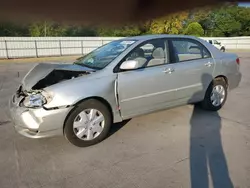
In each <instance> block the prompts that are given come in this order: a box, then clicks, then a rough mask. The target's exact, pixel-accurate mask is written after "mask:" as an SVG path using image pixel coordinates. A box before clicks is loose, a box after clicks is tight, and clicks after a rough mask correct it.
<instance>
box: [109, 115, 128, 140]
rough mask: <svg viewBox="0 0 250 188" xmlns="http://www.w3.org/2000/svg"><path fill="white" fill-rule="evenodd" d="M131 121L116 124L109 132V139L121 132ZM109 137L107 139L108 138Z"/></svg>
mask: <svg viewBox="0 0 250 188" xmlns="http://www.w3.org/2000/svg"><path fill="white" fill-rule="evenodd" d="M130 120H131V119H127V120H123V121H122V122H119V123H114V124H113V125H112V126H111V128H110V131H109V134H108V137H110V136H112V135H113V134H115V133H116V132H117V131H119V130H120V129H121V128H122V127H123V126H125V125H126V124H127V123H128V122H129V121H130ZM108 137H107V138H108Z"/></svg>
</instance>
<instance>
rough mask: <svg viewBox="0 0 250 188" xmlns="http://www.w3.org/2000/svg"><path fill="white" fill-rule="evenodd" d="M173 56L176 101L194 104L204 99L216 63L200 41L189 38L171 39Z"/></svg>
mask: <svg viewBox="0 0 250 188" xmlns="http://www.w3.org/2000/svg"><path fill="white" fill-rule="evenodd" d="M169 46H171V49H172V50H171V54H172V56H174V63H173V64H172V65H173V70H174V74H175V77H176V78H177V79H176V80H175V81H174V82H175V84H176V87H177V90H176V95H175V97H176V100H178V101H179V103H192V102H197V101H200V100H202V99H203V97H204V93H205V91H206V88H207V87H208V85H209V84H210V83H211V81H212V74H213V71H214V67H215V63H214V60H213V58H212V56H211V54H210V52H209V51H208V49H207V48H206V47H205V46H204V45H202V44H201V43H200V42H199V41H197V40H194V39H187V38H182V39H180V38H176V39H171V40H170V44H169Z"/></svg>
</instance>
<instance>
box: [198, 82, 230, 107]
mask: <svg viewBox="0 0 250 188" xmlns="http://www.w3.org/2000/svg"><path fill="white" fill-rule="evenodd" d="M226 99H227V84H226V82H225V80H224V79H223V78H216V79H214V80H213V82H212V83H211V84H210V85H209V87H208V89H207V91H206V94H205V98H204V100H203V101H202V103H201V105H202V107H203V108H204V109H206V110H211V111H217V110H219V109H221V108H222V106H223V105H224V104H225V102H226Z"/></svg>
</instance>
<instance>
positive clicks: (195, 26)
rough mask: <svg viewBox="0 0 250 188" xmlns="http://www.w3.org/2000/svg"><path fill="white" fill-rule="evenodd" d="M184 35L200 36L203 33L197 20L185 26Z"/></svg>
mask: <svg viewBox="0 0 250 188" xmlns="http://www.w3.org/2000/svg"><path fill="white" fill-rule="evenodd" d="M184 34H185V35H194V36H197V37H201V36H203V35H204V30H203V28H202V26H201V25H200V24H199V23H198V22H192V23H190V24H189V25H188V26H187V28H186V29H185V30H184Z"/></svg>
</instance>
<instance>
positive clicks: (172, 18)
mask: <svg viewBox="0 0 250 188" xmlns="http://www.w3.org/2000/svg"><path fill="white" fill-rule="evenodd" d="M187 19H188V12H180V13H176V14H172V15H169V16H167V17H163V18H160V19H155V20H153V21H152V22H151V25H150V32H151V33H154V34H163V33H167V34H181V33H182V31H183V26H184V25H185V22H186V21H187Z"/></svg>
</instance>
